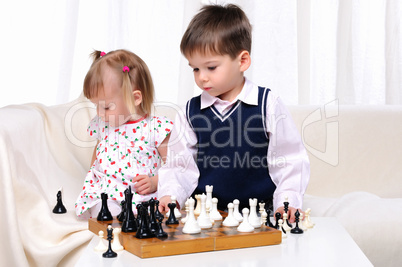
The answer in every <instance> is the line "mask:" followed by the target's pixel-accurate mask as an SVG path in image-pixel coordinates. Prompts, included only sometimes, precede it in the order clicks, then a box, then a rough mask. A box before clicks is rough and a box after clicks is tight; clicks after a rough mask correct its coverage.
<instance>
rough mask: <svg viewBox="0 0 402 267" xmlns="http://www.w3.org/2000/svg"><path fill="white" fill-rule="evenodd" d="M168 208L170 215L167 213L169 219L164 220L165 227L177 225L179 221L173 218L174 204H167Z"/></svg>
mask: <svg viewBox="0 0 402 267" xmlns="http://www.w3.org/2000/svg"><path fill="white" fill-rule="evenodd" d="M168 207H169V209H170V213H169V218H168V219H167V220H166V225H170V224H179V221H178V220H177V218H176V216H175V212H174V209H175V208H176V203H173V202H172V203H169V204H168Z"/></svg>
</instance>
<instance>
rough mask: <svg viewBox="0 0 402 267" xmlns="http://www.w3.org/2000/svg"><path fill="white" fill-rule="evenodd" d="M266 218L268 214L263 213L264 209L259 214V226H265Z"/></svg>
mask: <svg viewBox="0 0 402 267" xmlns="http://www.w3.org/2000/svg"><path fill="white" fill-rule="evenodd" d="M267 217H268V213H267V212H266V211H265V209H264V210H263V211H262V213H261V225H265V224H266V222H267Z"/></svg>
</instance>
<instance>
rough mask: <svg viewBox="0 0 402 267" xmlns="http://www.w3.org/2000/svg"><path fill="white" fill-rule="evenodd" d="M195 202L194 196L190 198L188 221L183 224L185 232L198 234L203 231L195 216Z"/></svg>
mask: <svg viewBox="0 0 402 267" xmlns="http://www.w3.org/2000/svg"><path fill="white" fill-rule="evenodd" d="M194 204H195V200H194V199H193V198H189V199H188V215H187V218H188V219H187V221H186V223H185V224H184V226H183V230H182V231H183V233H184V234H198V233H200V232H201V227H200V226H199V225H198V222H197V220H196V219H195V216H194Z"/></svg>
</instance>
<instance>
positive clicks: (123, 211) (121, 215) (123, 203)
mask: <svg viewBox="0 0 402 267" xmlns="http://www.w3.org/2000/svg"><path fill="white" fill-rule="evenodd" d="M120 206H121V212H120V213H119V215H117V216H116V219H117V220H119V222H123V221H124V218H125V217H126V201H125V200H124V199H123V200H122V201H121V202H120Z"/></svg>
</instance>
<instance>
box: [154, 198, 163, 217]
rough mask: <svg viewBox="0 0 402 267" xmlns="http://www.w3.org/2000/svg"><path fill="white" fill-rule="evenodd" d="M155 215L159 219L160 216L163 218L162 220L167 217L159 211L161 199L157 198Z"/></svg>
mask: <svg viewBox="0 0 402 267" xmlns="http://www.w3.org/2000/svg"><path fill="white" fill-rule="evenodd" d="M155 205H156V208H155V217H156V219H157V220H158V221H159V218H161V220H163V219H164V218H165V216H163V214H162V213H161V212H160V211H159V200H157V199H155Z"/></svg>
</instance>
